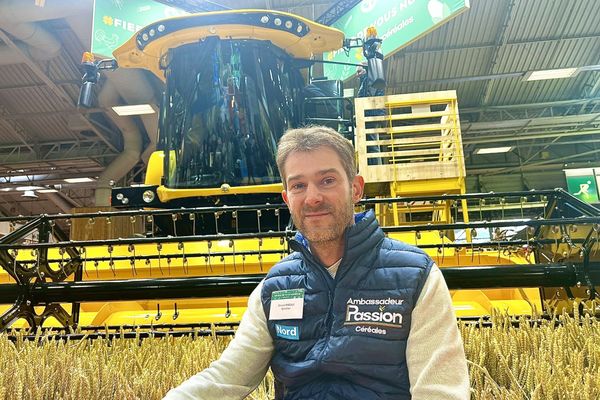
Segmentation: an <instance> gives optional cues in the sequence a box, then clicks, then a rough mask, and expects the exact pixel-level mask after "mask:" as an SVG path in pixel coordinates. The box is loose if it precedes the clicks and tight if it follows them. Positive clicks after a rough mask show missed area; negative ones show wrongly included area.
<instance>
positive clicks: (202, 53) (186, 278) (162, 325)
mask: <svg viewBox="0 0 600 400" xmlns="http://www.w3.org/2000/svg"><path fill="white" fill-rule="evenodd" d="M370 33H371V34H374V32H370ZM379 42H380V41H379V40H378V39H377V38H375V37H374V36H371V37H369V38H368V39H367V40H348V39H346V40H345V39H344V36H343V34H342V32H340V31H338V30H336V29H333V28H329V27H326V26H323V25H319V24H317V23H314V22H311V21H308V20H306V19H303V18H300V17H297V16H294V15H291V14H286V13H282V12H275V11H263V10H245V11H244V10H235V11H227V12H216V13H206V14H196V15H190V16H185V17H177V18H172V19H165V20H162V21H158V22H155V23H153V24H151V25H148V26H147V27H145V28H143V29H142V30H140V31H139V32H138V33H137V34H136V35H134V36H133V37H132V38H131V39H130V40H129V41H128V42H127V43H125V44H124V45H122V46H121V47H120V48H119V49H118V50H116V51H115V52H114V56H115V60H101V61H94V60H93V59H92V58H89V57H88V58H86V59H85V62H84V64H83V65H84V67H85V69H86V75H85V76H84V85H83V88H82V94H81V98H80V101H81V103H82V105H83V106H85V105H89V104H90V101H91V91H92V88H93V86H94V84H95V83H97V80H98V76H99V70H103V69H112V68H116V67H117V64H118V67H119V68H143V69H146V70H148V71H150V72H152V73H153V74H154V75H156V76H157V77H158V78H160V79H161V80H162V81H163V82H164V84H165V89H164V95H163V98H162V104H161V109H160V117H159V140H158V143H159V145H158V149H157V151H156V152H155V153H154V154H153V155H152V156H151V158H150V161H149V164H148V170H147V172H146V184H145V185H144V186H137V187H129V188H115V189H114V190H113V194H112V204H113V206H114V207H118V208H125V209H124V210H121V211H116V210H115V211H110V212H97V211H94V212H83V213H82V212H79V213H75V214H70V215H64V214H61V215H41V216H37V217H11V218H3V219H2V220H9V221H11V222H13V223H15V226H18V228H17V229H15V230H14V231H13V232H12V233H11V234H9V235H7V236H5V237H3V238H1V239H0V264H1V265H2V269H3V271H2V274H0V280H1V285H0V303H2V304H5V306H4V309H3V310H2V316H1V317H0V331H3V330H6V329H7V328H9V327H13V328H14V327H16V328H20V327H27V326H29V327H31V328H33V329H36V328H38V327H43V328H46V327H48V328H52V329H54V330H55V331H57V332H63V333H64V332H68V331H69V330H70V329H73V328H75V327H76V328H77V329H79V330H82V331H89V332H93V331H96V332H106V333H105V334H110V332H114V331H116V330H119V329H120V328H124V329H125V333H123V331H121V334H122V335H125V336H127V330H128V329H131V336H135V335H136V332H135V329H141V330H145V331H152V332H153V334H157V332H167V331H169V332H171V333H172V334H186V333H189V332H190V330H194V331H195V332H200V334H203V333H206V334H208V333H210V329H204V330H202V328H203V327H204V328H208V327H211V325H212V326H217V327H219V328H221V329H220V330H219V331H218V332H222V333H223V334H226V333H231V332H232V326H233V325H235V324H236V323H237V322H239V320H240V318H241V316H242V314H243V312H244V310H245V305H246V298H247V296H248V295H249V294H250V292H251V291H252V290H253V288H254V287H255V286H256V285H257V284H258V283H259V282H260V280H261V279H262V277H264V275H265V274H266V272H267V271H268V269H269V268H270V267H271V266H272V265H273V264H274V263H276V262H277V261H279V260H280V259H281V258H283V257H284V256H286V255H287V254H288V252H289V249H288V245H287V239H288V238H289V237H291V236H292V235H293V234H294V227H293V223H292V221H290V215H289V212H288V210H287V209H286V207H285V205H284V204H282V201H281V198H280V193H281V190H282V185H281V183H280V180H279V177H278V173H277V168H276V164H275V156H274V155H275V151H276V145H277V141H278V139H279V137H280V135H281V134H282V133H283V132H284V131H285V130H286V129H288V128H292V127H298V126H301V125H302V124H306V123H311V122H312V123H318V124H326V125H329V126H332V127H334V128H336V129H338V130H339V131H340V132H341V133H342V134H343V135H345V136H346V137H347V138H348V139H349V140H352V141H353V142H354V144H355V147H356V152H357V159H358V164H359V173H360V174H362V175H363V176H364V177H365V181H366V194H367V199H366V200H363V201H362V202H361V203H360V204H359V205H358V208H359V209H365V208H373V209H374V210H375V212H376V213H377V216H378V218H379V220H380V222H381V224H382V226H383V229H384V231H385V232H386V233H387V234H388V235H389V236H390V237H393V238H397V239H400V240H403V241H405V242H408V243H412V244H416V245H418V246H420V247H421V248H423V249H425V250H426V251H427V252H428V253H429V254H430V255H431V256H432V257H433V259H434V260H435V261H436V262H437V264H438V265H439V266H440V267H442V271H443V273H444V276H445V278H446V281H447V283H448V286H449V287H450V288H451V289H452V296H453V300H454V305H455V308H456V311H457V314H458V316H459V317H461V318H470V317H474V318H479V317H481V316H486V315H490V314H491V312H492V310H493V309H494V308H496V309H499V310H503V311H507V312H508V313H510V314H511V315H531V314H533V313H535V312H544V311H548V310H550V308H549V307H552V309H556V308H565V307H566V308H569V307H571V306H572V304H573V302H574V301H581V300H588V299H589V300H591V299H594V297H595V296H596V292H595V289H594V285H595V283H596V282H598V281H599V280H600V274H599V272H598V263H597V262H595V258H594V255H595V251H596V249H597V247H598V234H599V231H600V217H599V212H600V211H599V210H598V209H596V208H594V207H592V206H590V205H588V204H585V203H583V202H581V201H579V200H578V199H576V198H574V197H573V196H571V195H569V194H568V193H566V192H564V191H562V190H559V189H557V190H551V191H530V192H511V193H484V194H466V193H465V166H464V156H463V150H462V143H461V133H460V122H459V114H458V105H457V99H456V94H455V92H453V91H446V92H432V93H416V94H404V95H394V96H378V97H364V98H356V99H353V98H351V97H344V91H343V84H342V82H341V81H328V80H322V79H321V80H318V79H314V78H312V75H311V67H312V66H313V64H314V63H315V60H313V59H311V57H312V56H313V55H315V54H319V53H322V52H324V51H332V50H337V49H340V48H344V47H345V48H349V47H351V46H354V47H356V46H360V47H362V48H363V52H364V54H365V55H366V56H367V59H368V63H367V65H366V66H365V68H366V69H367V71H368V73H367V74H366V75H365V76H366V77H365V78H363V80H365V82H366V83H365V84H370V85H373V86H374V87H376V88H379V89H381V88H382V87H383V85H384V76H383V71H382V68H381V64H382V56H381V53H379V51H378V44H379ZM67 230H70V236H69V235H67V234H66V233H65V232H66V231H67ZM97 334H98V335H100V333H97Z"/></svg>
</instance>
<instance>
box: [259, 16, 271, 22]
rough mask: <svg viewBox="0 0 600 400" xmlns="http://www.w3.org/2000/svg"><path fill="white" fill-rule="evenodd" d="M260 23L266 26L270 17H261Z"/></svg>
mask: <svg viewBox="0 0 600 400" xmlns="http://www.w3.org/2000/svg"><path fill="white" fill-rule="evenodd" d="M260 22H262V23H263V24H266V23H267V22H269V16H268V15H263V16H262V17H260Z"/></svg>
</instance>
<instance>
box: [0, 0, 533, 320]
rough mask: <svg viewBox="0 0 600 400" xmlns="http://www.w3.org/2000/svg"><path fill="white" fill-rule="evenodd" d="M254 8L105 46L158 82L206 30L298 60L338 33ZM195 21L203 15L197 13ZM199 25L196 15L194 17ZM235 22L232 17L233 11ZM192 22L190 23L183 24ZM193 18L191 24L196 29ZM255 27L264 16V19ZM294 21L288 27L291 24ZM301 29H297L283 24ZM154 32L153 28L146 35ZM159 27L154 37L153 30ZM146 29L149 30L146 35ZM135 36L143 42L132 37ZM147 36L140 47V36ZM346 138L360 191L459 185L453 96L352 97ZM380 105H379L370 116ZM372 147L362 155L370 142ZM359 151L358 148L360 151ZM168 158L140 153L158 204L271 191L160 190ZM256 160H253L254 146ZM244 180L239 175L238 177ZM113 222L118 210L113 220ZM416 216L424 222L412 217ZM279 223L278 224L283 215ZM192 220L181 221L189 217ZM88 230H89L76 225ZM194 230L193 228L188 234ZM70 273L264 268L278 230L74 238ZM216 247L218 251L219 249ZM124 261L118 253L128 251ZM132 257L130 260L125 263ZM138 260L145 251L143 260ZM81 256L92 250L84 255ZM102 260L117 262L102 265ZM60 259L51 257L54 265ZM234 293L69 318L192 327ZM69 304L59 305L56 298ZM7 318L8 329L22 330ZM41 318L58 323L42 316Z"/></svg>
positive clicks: (492, 293) (168, 25)
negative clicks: (140, 239)
mask: <svg viewBox="0 0 600 400" xmlns="http://www.w3.org/2000/svg"><path fill="white" fill-rule="evenodd" d="M264 13H265V12H264V11H260V10H235V11H227V12H222V13H210V14H205V15H204V16H185V17H178V18H173V19H168V20H164V21H158V22H157V23H154V24H152V25H150V26H149V27H146V28H144V29H142V31H140V32H138V34H137V35H134V37H132V38H131V40H129V41H128V42H127V43H125V44H124V45H123V46H121V47H120V48H119V49H117V50H116V51H115V52H114V55H115V57H116V59H117V61H118V63H119V66H120V67H121V68H143V69H147V70H149V71H150V72H152V73H153V74H154V75H156V76H157V77H158V78H160V79H161V80H163V81H166V84H167V85H169V81H168V76H167V77H165V73H164V71H165V64H166V63H167V62H168V54H169V51H171V50H172V49H176V48H179V47H181V46H185V45H188V44H192V43H198V42H203V41H205V40H207V39H209V38H220V39H223V40H252V41H269V42H270V44H272V45H274V46H275V47H277V48H279V49H282V50H283V51H284V52H285V53H287V54H289V55H290V56H292V57H295V58H310V57H311V56H313V55H315V54H319V53H322V52H324V51H333V50H337V49H339V48H341V47H342V43H343V34H342V32H340V31H338V30H336V29H332V28H329V27H326V26H322V25H319V24H316V23H314V22H311V21H308V20H305V19H303V18H300V17H296V16H293V15H291V14H286V13H279V12H271V11H269V12H268V13H269V14H268V15H269V17H268V19H269V23H270V21H272V20H273V18H278V19H280V24H282V25H283V26H285V24H286V21H288V20H290V21H294V24H295V25H294V27H295V26H298V27H302V29H308V31H309V33H308V34H307V35H305V36H303V37H301V38H299V37H298V36H297V35H294V34H292V33H290V32H285V30H281V29H280V30H279V31H277V32H276V33H274V30H273V28H267V27H261V26H260V25H261V23H263V22H262V21H265V19H264V18H265V17H262V19H261V15H262V14H264ZM208 15H210V16H212V17H219V18H221V17H225V16H226V17H228V18H231V21H232V22H230V23H221V24H211V23H210V22H207V21H209V20H207V19H206V18H207V17H206V16H208ZM241 16H244V18H254V20H256V21H257V22H256V23H255V24H254V25H249V24H248V23H243V22H239V23H236V22H235V21H234V20H235V18H236V17H240V18H241ZM202 18H204V19H202ZM201 21H204V22H201ZM240 21H242V19H240ZM194 24H196V25H194ZM199 24H200V25H199ZM264 24H266V23H264ZM296 24H298V25H296ZM295 29H301V28H295ZM151 31H152V32H154V33H151ZM158 32H160V35H159V33H158ZM152 37H153V38H152ZM144 38H146V39H144ZM144 40H147V43H142V42H143V41H144ZM355 106H356V111H355V113H356V116H357V120H356V125H357V126H356V130H355V135H356V136H355V144H356V149H357V159H358V164H359V173H360V174H361V175H363V176H364V177H365V180H366V194H367V196H368V197H369V198H377V197H381V198H386V197H397V196H417V195H419V196H425V195H441V194H443V193H448V194H452V193H454V194H464V193H465V167H464V156H463V153H462V142H461V134H460V122H459V117H458V106H457V101H456V93H455V92H453V91H450V92H432V93H421V94H410V95H397V96H379V97H367V98H361V99H356V102H355ZM374 110H375V111H376V110H385V112H383V113H377V112H372V111H374ZM373 148H375V149H377V150H376V151H372V149H373ZM369 149H370V150H369ZM169 154H170V157H171V158H170V160H169V161H165V156H166V154H165V152H163V151H157V152H155V153H154V154H153V155H152V156H151V158H150V161H149V164H148V170H147V172H146V184H147V185H153V186H156V187H157V188H156V194H157V197H158V200H159V201H160V202H161V203H164V204H165V205H167V204H170V203H171V202H173V201H177V200H181V199H186V198H188V199H189V198H207V197H210V196H237V195H244V194H257V193H260V194H264V193H271V194H277V193H280V192H281V190H282V186H281V184H280V183H277V182H267V183H260V182H259V183H256V184H247V185H229V184H227V185H221V186H220V187H219V186H217V187H195V188H182V187H169V186H167V185H165V178H166V175H168V174H167V173H165V168H169V169H172V171H171V172H174V171H177V170H178V168H183V167H185V165H182V163H183V161H180V160H179V159H176V158H175V152H174V150H172V153H169ZM256 157H259V155H258V154H256ZM248 180H249V179H248ZM461 206H462V207H461V208H462V211H461V213H462V217H463V221H464V222H468V221H469V215H468V209H467V203H466V201H463V202H462V204H461ZM376 213H377V215H378V218H379V221H380V222H381V224H382V226H402V225H410V224H413V223H416V222H413V221H412V220H411V218H412V217H413V216H414V215H429V222H430V223H431V224H437V223H452V222H455V218H456V215H452V213H451V209H450V202H444V201H442V202H430V203H427V202H424V203H422V204H401V203H400V204H399V203H394V204H393V205H391V206H387V205H383V206H376ZM123 218H125V217H123ZM419 221H420V223H427V221H423V220H422V219H420V220H419ZM285 222H287V221H285ZM191 224H193V222H191ZM88 228H90V229H91V230H95V229H97V226H96V227H88ZM198 234H202V233H201V232H198ZM389 236H390V237H391V238H394V239H398V240H401V241H404V242H407V243H410V244H415V245H421V246H422V245H425V244H439V246H438V247H437V248H428V249H426V251H427V252H428V253H429V254H430V256H431V257H432V258H433V259H434V261H435V262H436V263H437V264H438V265H439V266H440V267H441V268H445V267H452V266H463V267H465V268H469V266H477V265H501V264H506V265H514V268H518V267H519V265H520V264H528V263H532V262H533V260H532V259H529V258H527V257H525V255H524V254H522V253H520V252H513V253H506V252H500V251H496V250H495V249H491V248H487V249H477V250H475V249H474V248H473V246H470V245H469V241H470V240H471V239H472V238H471V237H470V232H467V233H466V236H467V242H465V244H464V246H463V247H461V248H450V247H444V244H446V245H447V244H448V243H452V242H453V236H454V232H453V231H451V230H448V229H446V230H443V231H439V232H437V231H422V232H420V233H419V234H418V235H417V234H415V232H396V233H394V232H392V233H389ZM236 252H238V253H239V252H252V253H254V254H252V255H248V256H243V257H242V256H239V255H235V256H234V255H232V254H234V253H236ZM80 253H81V258H82V259H83V267H82V268H83V274H82V280H83V281H88V280H108V281H109V280H113V279H144V278H168V277H170V278H175V277H186V276H228V275H243V274H261V273H266V272H267V271H268V270H269V268H270V267H271V266H272V265H273V264H275V263H276V262H278V261H279V260H280V259H281V258H282V257H284V256H285V255H286V254H287V253H288V247H287V243H286V242H285V241H284V240H282V239H281V238H266V239H240V240H235V243H232V242H231V241H228V240H222V241H219V240H214V241H210V242H209V241H198V242H186V243H185V244H184V245H183V246H182V245H181V244H179V243H165V244H163V245H162V247H161V248H159V246H157V245H156V244H139V245H135V247H134V249H131V248H130V247H128V246H126V245H122V246H121V245H116V246H114V247H112V248H111V249H110V250H109V249H108V248H107V246H85V248H82V251H81V252H80ZM219 253H228V254H230V255H225V256H220V255H219ZM186 254H188V255H189V254H210V255H209V256H200V257H194V256H186ZM132 256H133V258H134V262H133V263H132V262H130V261H128V260H123V259H119V258H120V257H132ZM136 257H138V259H136ZM144 257H146V259H144ZM34 258H35V255H33V254H29V253H27V252H20V253H19V255H18V256H17V259H18V260H21V261H23V260H33V259H34ZM48 258H49V259H53V260H61V258H65V255H64V254H60V252H59V251H58V250H57V249H51V250H50V251H49V253H48ZM87 258H90V259H91V258H101V259H102V261H99V262H91V261H87V260H86V259H87ZM112 258H115V259H117V260H116V261H113V260H112ZM59 264H60V261H55V262H54V263H52V266H53V268H55V269H59V268H60V265H59ZM0 281H1V283H10V281H11V279H10V278H9V277H8V275H7V274H6V273H3V274H0ZM452 298H453V302H454V307H455V310H456V314H457V315H458V316H459V317H477V316H482V315H489V314H490V313H491V312H492V309H494V308H496V309H500V310H506V311H508V312H509V313H510V314H515V315H522V314H532V312H533V311H534V309H537V310H541V309H542V300H541V296H540V290H539V289H537V288H534V289H532V288H528V289H521V288H514V289H493V290H457V291H452ZM246 301H247V298H246V297H216V298H210V299H197V300H157V301H119V302H107V303H82V304H81V309H80V314H79V325H80V326H84V325H85V326H105V325H106V326H123V325H151V324H154V325H159V324H194V323H236V322H238V321H239V320H240V318H241V316H242V314H243V313H244V310H245V307H246ZM64 307H65V309H66V310H67V311H70V309H71V308H70V307H71V306H70V305H69V304H66V305H64ZM24 324H25V323H24V322H23V321H22V320H19V321H18V322H17V323H15V324H14V325H13V326H15V327H19V326H23V325H24ZM44 326H60V324H59V323H58V321H57V320H56V319H54V318H49V319H48V320H46V322H45V324H44Z"/></svg>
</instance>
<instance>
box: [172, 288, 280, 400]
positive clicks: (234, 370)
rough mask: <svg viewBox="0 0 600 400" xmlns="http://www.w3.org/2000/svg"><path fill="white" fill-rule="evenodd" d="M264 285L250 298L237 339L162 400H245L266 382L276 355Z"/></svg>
mask: <svg viewBox="0 0 600 400" xmlns="http://www.w3.org/2000/svg"><path fill="white" fill-rule="evenodd" d="M261 289H262V282H261V283H260V284H259V285H258V286H257V287H256V289H254V291H253V292H252V294H251V295H250V297H249V298H248V308H247V310H246V312H245V313H244V316H243V317H242V321H241V322H240V326H239V327H238V329H237V331H236V334H235V338H234V339H233V340H232V341H231V342H230V344H229V346H227V348H226V349H225V351H223V354H221V357H220V358H219V359H218V360H216V361H214V362H212V363H211V364H210V366H209V367H208V368H206V369H205V370H204V371H202V372H200V373H198V374H196V375H194V376H193V377H191V378H190V379H188V380H187V381H185V382H183V383H182V384H181V385H180V386H178V387H176V388H175V389H172V390H170V391H169V392H168V393H167V395H166V396H165V397H164V399H163V400H200V399H201V400H212V399H215V400H217V399H218V400H233V399H243V398H245V397H246V396H247V395H248V394H249V393H251V392H252V391H253V390H254V389H256V387H257V386H258V385H259V384H260V382H261V381H262V380H263V378H264V376H265V374H266V373H267V370H268V368H269V364H270V361H271V357H272V355H273V349H274V345H273V339H272V338H271V334H270V333H269V330H268V328H267V319H266V316H265V312H264V310H263V306H262V302H261V298H260V294H261Z"/></svg>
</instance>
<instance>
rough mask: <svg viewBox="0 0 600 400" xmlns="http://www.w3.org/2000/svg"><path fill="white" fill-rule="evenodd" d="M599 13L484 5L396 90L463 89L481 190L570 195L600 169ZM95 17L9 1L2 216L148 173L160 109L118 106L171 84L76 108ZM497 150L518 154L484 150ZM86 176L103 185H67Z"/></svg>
mask: <svg viewBox="0 0 600 400" xmlns="http://www.w3.org/2000/svg"><path fill="white" fill-rule="evenodd" d="M163 3H170V4H176V3H179V4H180V5H181V4H183V5H184V6H187V7H188V8H189V9H193V10H197V11H202V10H211V9H218V8H267V9H275V10H281V11H287V12H292V13H295V14H298V15H301V16H304V17H307V18H309V19H313V20H317V19H319V17H322V16H327V17H329V18H330V17H331V15H332V14H333V15H335V13H336V12H337V13H339V12H340V10H343V6H344V5H347V4H348V3H352V2H333V1H289V0H264V1H251V0H242V1H232V0H220V1H219V0H215V1H199V0H196V1H175V0H170V1H163ZM332 6H333V7H332ZM336 6H337V8H336ZM327 12H328V13H329V14H327ZM598 17H600V2H598V1H596V0H568V1H564V0H494V1H490V0H472V1H471V7H470V9H469V10H467V11H466V12H464V13H462V14H461V15H459V16H458V17H456V18H454V19H453V20H451V21H450V22H448V23H446V24H445V25H443V26H441V27H440V28H438V29H437V30H435V31H433V32H432V33H430V34H428V35H426V36H424V37H423V38H421V39H419V40H417V41H415V42H413V43H412V44H410V45H409V46H407V47H405V48H403V49H402V50H400V51H399V52H397V53H396V54H394V55H393V56H391V57H390V58H388V59H387V60H386V62H385V68H386V74H387V85H388V87H387V93H389V94H393V93H412V92H423V91H433V90H447V89H455V90H457V92H458V99H459V107H460V117H461V126H462V134H463V144H464V147H465V154H466V165H467V175H468V190H469V191H472V192H473V191H489V190H494V191H503V190H521V189H526V190H527V189H534V188H535V189H544V188H554V187H559V186H564V185H565V183H564V172H563V169H564V168H565V167H568V168H571V167H589V166H599V167H600V158H599V157H600V148H599V147H598V145H597V143H596V141H597V136H598V135H599V134H600V128H599V127H598V124H600V104H599V103H600V71H599V70H598V69H599V68H600V66H599V65H598V64H600V25H599V24H598V23H597V21H598ZM91 19H92V0H82V1H73V0H45V1H40V0H35V1H34V0H0V213H1V214H4V215H17V214H23V215H29V214H40V213H57V212H62V213H65V212H69V211H70V210H71V208H72V207H90V206H93V205H95V204H106V198H107V193H108V192H107V190H108V183H109V181H111V180H116V181H119V182H120V183H122V184H128V183H132V182H136V181H140V180H142V178H143V173H144V163H145V162H146V161H147V158H148V156H149V154H150V153H151V151H152V150H153V148H154V145H155V141H156V129H157V123H156V118H157V117H156V114H153V115H150V116H144V117H118V116H117V115H116V114H114V112H113V111H112V110H111V109H110V106H111V105H119V104H138V103H148V102H150V103H154V104H156V103H157V101H156V99H157V98H158V93H159V91H160V84H159V83H158V82H157V81H156V80H155V79H154V78H152V77H151V76H149V75H148V74H145V73H143V72H139V71H123V72H120V71H117V72H114V73H109V74H107V78H106V79H103V82H102V85H104V86H107V89H106V90H103V95H102V98H101V99H99V100H100V106H99V107H98V108H94V109H90V110H84V111H82V110H78V109H77V107H76V103H77V96H78V91H79V85H80V81H81V73H80V71H79V69H78V65H79V63H80V59H81V54H82V52H83V51H85V50H88V47H89V41H90V35H91ZM570 67H577V68H579V70H578V73H577V74H576V75H575V76H573V77H571V78H566V79H550V80H541V81H526V80H525V76H526V74H527V73H528V72H531V71H537V70H547V69H557V68H570ZM353 85H356V83H355V82H354V81H352V80H351V81H350V82H347V83H346V86H347V87H348V86H349V87H352V86H353ZM493 146H509V147H511V150H510V151H509V152H506V153H503V154H489V155H480V154H476V152H477V150H478V149H480V148H482V147H493ZM88 177H91V178H93V179H94V180H93V181H92V182H88V183H67V182H65V181H64V179H65V178H88ZM21 186H44V187H49V188H53V187H55V186H56V187H57V188H59V190H58V191H57V192H53V193H40V192H39V191H37V192H36V195H37V196H38V197H37V198H33V197H23V194H24V193H25V192H24V191H18V190H15V189H16V188H17V187H21ZM96 187H100V190H97V191H96V190H95V189H96Z"/></svg>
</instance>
